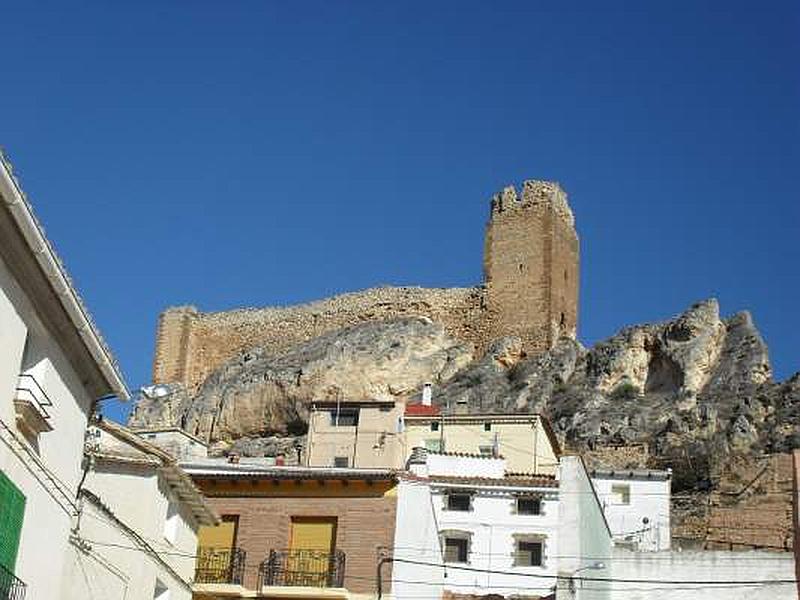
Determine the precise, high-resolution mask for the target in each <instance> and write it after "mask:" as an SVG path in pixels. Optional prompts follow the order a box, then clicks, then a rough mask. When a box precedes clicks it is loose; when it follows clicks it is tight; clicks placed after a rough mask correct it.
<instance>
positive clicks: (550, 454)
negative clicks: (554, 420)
mask: <svg viewBox="0 0 800 600" xmlns="http://www.w3.org/2000/svg"><path fill="white" fill-rule="evenodd" d="M411 409H413V407H409V411H407V414H406V415H405V419H404V428H405V445H406V448H407V449H408V453H409V455H410V452H411V449H413V448H415V447H420V448H425V449H427V450H428V451H433V452H447V453H460V454H475V455H482V456H493V455H494V456H503V457H504V458H505V459H506V464H507V466H508V469H509V471H510V472H514V473H537V474H548V475H550V474H553V473H555V471H556V467H557V466H558V457H559V455H560V453H561V452H560V448H559V445H558V441H557V440H556V437H555V435H554V434H553V431H552V429H551V428H550V424H549V423H548V422H547V420H546V419H544V418H542V417H540V416H539V415H441V414H439V415H436V414H428V415H414V414H408V413H410V412H412V410H411Z"/></svg>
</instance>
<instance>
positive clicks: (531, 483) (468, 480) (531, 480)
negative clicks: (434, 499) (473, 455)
mask: <svg viewBox="0 0 800 600" xmlns="http://www.w3.org/2000/svg"><path fill="white" fill-rule="evenodd" d="M427 479H428V480H429V481H431V482H433V483H451V484H456V485H476V486H477V485H480V486H496V487H551V488H557V487H558V481H557V480H556V478H555V477H551V476H549V475H536V476H532V477H456V476H451V475H432V476H430V477H428V478H427Z"/></svg>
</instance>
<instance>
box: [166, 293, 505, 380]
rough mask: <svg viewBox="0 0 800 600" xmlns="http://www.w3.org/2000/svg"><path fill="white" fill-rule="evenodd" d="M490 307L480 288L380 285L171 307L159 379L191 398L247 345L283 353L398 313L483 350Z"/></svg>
mask: <svg viewBox="0 0 800 600" xmlns="http://www.w3.org/2000/svg"><path fill="white" fill-rule="evenodd" d="M484 305H485V302H484V290H483V289H482V288H448V289H429V288H417V287H382V288H373V289H369V290H364V291H361V292H354V293H350V294H343V295H340V296H334V297H332V298H327V299H325V300H320V301H317V302H312V303H309V304H302V305H297V306H289V307H271V308H260V309H246V310H235V311H229V312H215V313H199V312H197V310H196V309H194V308H191V307H188V308H187V307H178V308H172V309H168V310H167V311H165V313H164V314H163V315H162V317H161V320H160V322H159V331H158V335H157V349H156V360H155V365H154V369H153V377H154V381H155V382H156V383H171V382H180V383H183V384H184V385H186V386H187V388H188V389H189V391H190V393H192V392H194V391H196V390H197V388H198V387H199V385H200V384H201V383H202V382H203V381H204V380H205V378H206V377H207V376H208V375H209V374H210V373H211V372H212V371H213V370H214V369H215V368H217V367H218V366H220V365H222V364H223V363H224V362H226V361H227V360H229V359H231V358H233V357H234V356H236V354H238V353H239V352H241V351H243V350H246V349H247V348H251V347H254V346H267V347H268V348H269V349H270V350H271V351H273V350H274V352H279V351H280V350H283V349H285V348H288V347H290V346H293V345H295V344H297V343H298V342H302V341H305V340H308V339H311V338H313V337H316V336H318V335H321V334H323V333H326V332H328V331H332V330H334V329H339V328H341V327H347V326H349V325H356V324H358V323H362V322H364V321H376V320H381V319H387V318H392V317H400V316H415V315H420V316H425V317H428V318H430V319H431V320H433V321H435V322H438V323H441V324H443V325H444V326H445V329H446V330H447V332H448V333H450V334H451V335H453V336H454V337H456V338H457V339H461V340H464V341H467V342H470V343H472V344H474V345H475V346H476V347H477V348H479V349H481V350H482V349H484V348H485V345H486V343H487V340H488V339H489V337H490V336H489V334H488V332H487V330H486V320H485V318H484V315H485V312H486V311H485V308H484Z"/></svg>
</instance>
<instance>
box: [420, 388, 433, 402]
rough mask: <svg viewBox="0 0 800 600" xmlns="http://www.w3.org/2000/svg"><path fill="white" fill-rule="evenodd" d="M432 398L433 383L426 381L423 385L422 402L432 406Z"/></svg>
mask: <svg viewBox="0 0 800 600" xmlns="http://www.w3.org/2000/svg"><path fill="white" fill-rule="evenodd" d="M432 398H433V386H432V384H430V383H424V384H423V385H422V404H423V405H424V406H430V405H431V399H432Z"/></svg>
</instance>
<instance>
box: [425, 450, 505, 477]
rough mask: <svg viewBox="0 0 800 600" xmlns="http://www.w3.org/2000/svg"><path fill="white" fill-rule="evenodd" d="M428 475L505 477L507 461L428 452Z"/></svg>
mask: <svg viewBox="0 0 800 600" xmlns="http://www.w3.org/2000/svg"><path fill="white" fill-rule="evenodd" d="M427 456H428V463H427V464H428V474H429V475H450V476H456V477H493V478H500V477H503V476H504V475H505V472H506V461H505V459H502V458H485V457H473V456H457V455H448V454H436V453H434V452H428V453H427Z"/></svg>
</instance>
